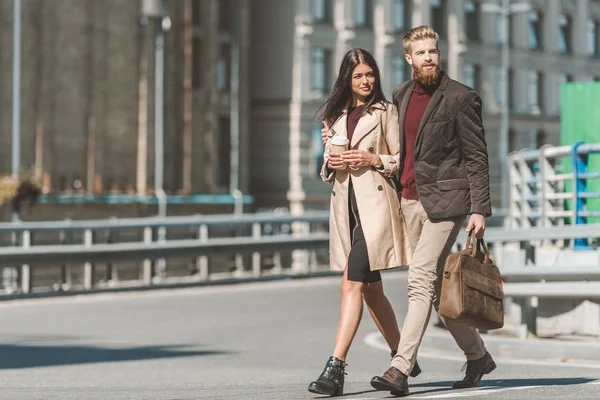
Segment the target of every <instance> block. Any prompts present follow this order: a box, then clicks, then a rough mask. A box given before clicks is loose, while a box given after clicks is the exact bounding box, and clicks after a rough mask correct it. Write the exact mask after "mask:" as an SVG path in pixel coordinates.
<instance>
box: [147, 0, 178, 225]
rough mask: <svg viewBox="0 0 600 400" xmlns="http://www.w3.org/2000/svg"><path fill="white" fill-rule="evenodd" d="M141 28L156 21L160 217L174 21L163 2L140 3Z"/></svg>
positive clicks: (156, 171)
mask: <svg viewBox="0 0 600 400" xmlns="http://www.w3.org/2000/svg"><path fill="white" fill-rule="evenodd" d="M141 5H142V20H141V23H142V25H145V24H147V23H148V20H149V19H153V20H155V22H156V27H155V35H154V192H155V194H156V199H157V200H158V215H159V216H161V217H164V216H166V215H167V196H166V195H165V191H164V190H163V181H164V175H163V174H164V127H165V126H164V103H165V99H164V80H165V79H164V78H165V76H164V75H165V72H164V65H165V32H168V31H169V29H171V19H170V18H169V17H168V16H167V15H166V14H165V9H164V2H163V0H141Z"/></svg>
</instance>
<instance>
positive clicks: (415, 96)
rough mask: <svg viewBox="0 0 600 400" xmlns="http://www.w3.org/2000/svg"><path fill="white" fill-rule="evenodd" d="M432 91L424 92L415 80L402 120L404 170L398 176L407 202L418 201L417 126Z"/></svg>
mask: <svg viewBox="0 0 600 400" xmlns="http://www.w3.org/2000/svg"><path fill="white" fill-rule="evenodd" d="M434 91H435V89H433V90H431V89H428V90H425V88H424V87H423V86H421V85H420V84H419V82H418V81H416V80H415V88H414V90H413V93H412V95H411V96H410V101H409V103H408V109H407V110H406V117H405V118H404V168H403V169H402V175H401V176H400V184H401V185H402V197H404V198H405V199H409V200H419V193H417V183H416V182H415V164H414V154H415V142H416V140H417V131H418V130H419V125H421V120H422V119H423V115H424V114H425V110H426V109H427V106H428V105H429V101H431V97H432V96H433V92H434Z"/></svg>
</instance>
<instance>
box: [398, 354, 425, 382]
mask: <svg viewBox="0 0 600 400" xmlns="http://www.w3.org/2000/svg"><path fill="white" fill-rule="evenodd" d="M396 353H397V351H396V350H392V352H391V353H390V356H391V357H392V358H394V356H395V355H396ZM421 372H422V371H421V367H419V363H418V362H417V361H415V366H414V367H413V369H412V371H410V376H411V377H412V378H416V377H417V376H419V374H420V373H421Z"/></svg>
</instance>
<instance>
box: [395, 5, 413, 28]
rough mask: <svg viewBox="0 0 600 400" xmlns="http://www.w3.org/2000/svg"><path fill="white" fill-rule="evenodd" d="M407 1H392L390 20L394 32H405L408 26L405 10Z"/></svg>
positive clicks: (407, 13)
mask: <svg viewBox="0 0 600 400" xmlns="http://www.w3.org/2000/svg"><path fill="white" fill-rule="evenodd" d="M406 3H407V1H406V0H394V2H393V4H392V7H393V9H392V16H393V17H392V18H393V21H392V23H393V25H394V31H396V32H402V31H405V30H407V29H406V27H407V26H410V22H409V21H408V20H407V18H408V16H409V15H410V14H409V12H408V10H407V4H406Z"/></svg>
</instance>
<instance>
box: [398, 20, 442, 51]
mask: <svg viewBox="0 0 600 400" xmlns="http://www.w3.org/2000/svg"><path fill="white" fill-rule="evenodd" d="M425 39H435V47H438V41H439V40H440V36H439V35H438V34H437V32H436V31H434V30H433V28H432V27H430V26H429V25H421V26H417V27H416V28H412V29H411V30H410V31H408V32H407V33H406V35H404V39H403V45H404V52H405V53H406V54H410V44H411V43H412V42H416V41H418V40H425Z"/></svg>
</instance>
